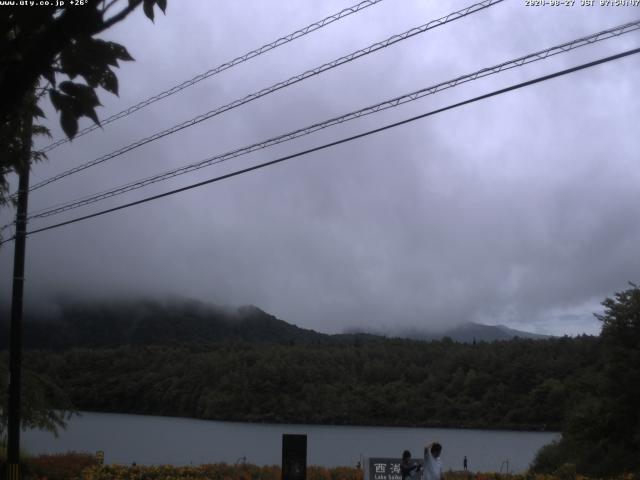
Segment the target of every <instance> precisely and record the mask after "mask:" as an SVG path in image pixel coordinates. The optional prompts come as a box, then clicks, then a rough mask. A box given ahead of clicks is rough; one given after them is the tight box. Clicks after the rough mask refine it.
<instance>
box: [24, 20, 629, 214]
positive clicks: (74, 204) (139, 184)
mask: <svg viewBox="0 0 640 480" xmlns="http://www.w3.org/2000/svg"><path fill="white" fill-rule="evenodd" d="M638 29H640V20H638V21H635V22H631V23H626V24H623V25H619V26H617V27H614V28H610V29H607V30H604V31H601V32H598V33H594V34H592V35H588V36H586V37H581V38H578V39H575V40H572V41H570V42H565V43H562V44H560V45H556V46H554V47H550V48H547V49H545V50H540V51H537V52H535V53H531V54H528V55H525V56H522V57H518V58H516V59H513V60H508V61H505V62H502V63H500V64H497V65H494V66H492V67H487V68H483V69H481V70H477V71H475V72H473V73H468V74H465V75H461V76H459V77H456V78H454V79H452V80H447V81H445V82H441V83H438V84H436V85H433V86H430V87H427V88H423V89H420V90H417V91H414V92H411V93H407V94H405V95H401V96H398V97H395V98H392V99H389V100H385V101H383V102H380V103H377V104H375V105H371V106H368V107H365V108H361V109H359V110H355V111H352V112H349V113H346V114H344V115H340V116H338V117H333V118H330V119H328V120H325V121H323V122H319V123H315V124H312V125H309V126H306V127H304V128H299V129H297V130H294V131H291V132H288V133H285V134H282V135H278V136H276V137H272V138H269V139H267V140H263V141H261V142H257V143H254V144H251V145H247V146H244V147H241V148H238V149H235V150H232V151H229V152H226V153H222V154H218V155H215V156H212V157H209V158H207V159H204V160H201V161H199V162H196V163H192V164H190V165H186V166H183V167H179V168H176V169H172V170H168V171H166V172H163V173H160V174H157V175H154V176H151V177H147V178H144V179H141V180H138V181H136V182H131V183H128V184H125V185H121V186H119V187H115V188H112V189H110V190H106V191H104V192H101V193H98V194H93V195H90V196H86V197H83V198H80V199H77V200H73V201H71V202H67V203H63V204H59V205H56V206H52V207H48V208H46V209H43V210H40V211H37V212H34V213H33V214H31V215H30V216H29V219H35V218H44V217H48V216H51V215H56V214H59V213H62V212H65V211H68V210H72V209H75V208H79V207H82V206H85V205H89V204H92V203H95V202H98V201H101V200H104V199H107V198H110V197H114V196H117V195H121V194H124V193H127V192H130V191H133V190H137V189H139V188H143V187H146V186H148V185H151V184H154V183H158V182H161V181H164V180H167V179H169V178H172V177H176V176H179V175H183V174H186V173H189V172H193V171H195V170H199V169H201V168H205V167H208V166H211V165H215V164H218V163H222V162H224V161H227V160H230V159H232V158H236V157H239V156H242V155H247V154H249V153H252V152H255V151H257V150H261V149H264V148H267V147H270V146H273V145H277V144H280V143H283V142H287V141H290V140H293V139H296V138H299V137H302V136H305V135H309V134H311V133H314V132H317V131H319V130H322V129H325V128H328V127H331V126H334V125H338V124H341V123H344V122H347V121H350V120H354V119H357V118H360V117H363V116H365V115H370V114H372V113H377V112H380V111H383V110H387V109H390V108H394V107H397V106H399V105H402V104H405V103H408V102H412V101H415V100H418V99H420V98H422V97H425V96H427V95H432V94H435V93H437V92H440V91H443V90H446V89H449V88H453V87H455V86H457V85H460V84H462V83H466V82H469V81H472V80H476V79H478V78H483V77H486V76H488V75H493V74H496V73H499V72H502V71H505V70H509V69H512V68H515V67H520V66H522V65H526V64H529V63H532V62H536V61H539V60H543V59H546V58H549V57H551V56H554V55H557V54H560V53H565V52H568V51H570V50H573V49H576V48H579V47H582V46H584V45H590V44H593V43H595V42H599V41H602V40H605V39H608V38H612V37H617V36H619V35H622V34H624V33H629V32H632V31H635V30H638Z"/></svg>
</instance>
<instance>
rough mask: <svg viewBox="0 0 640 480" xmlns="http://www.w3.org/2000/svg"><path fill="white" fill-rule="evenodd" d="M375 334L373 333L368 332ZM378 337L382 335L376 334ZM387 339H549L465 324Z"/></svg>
mask: <svg viewBox="0 0 640 480" xmlns="http://www.w3.org/2000/svg"><path fill="white" fill-rule="evenodd" d="M370 333H375V332H370ZM378 335H382V334H381V333H378ZM384 335H385V336H387V337H397V338H408V339H412V340H425V341H431V340H442V339H443V338H445V337H448V338H450V339H452V340H453V341H455V342H461V343H472V342H473V341H476V342H495V341H502V340H511V339H513V338H516V337H518V338H529V339H534V340H535V339H540V340H541V339H544V338H549V336H548V335H540V334H537V333H530V332H524V331H522V330H515V329H513V328H509V327H505V326H504V325H483V324H481V323H474V322H467V323H463V324H460V325H456V326H455V327H452V328H450V329H447V330H440V331H438V332H433V331H430V330H427V329H418V328H411V329H405V330H398V331H390V332H385V333H384Z"/></svg>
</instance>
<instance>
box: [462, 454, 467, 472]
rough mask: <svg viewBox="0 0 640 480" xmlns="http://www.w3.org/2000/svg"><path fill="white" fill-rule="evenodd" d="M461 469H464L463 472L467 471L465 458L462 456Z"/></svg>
mask: <svg viewBox="0 0 640 480" xmlns="http://www.w3.org/2000/svg"><path fill="white" fill-rule="evenodd" d="M462 467H463V468H464V471H465V472H466V471H467V456H466V455H465V456H464V460H462Z"/></svg>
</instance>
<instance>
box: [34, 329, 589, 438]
mask: <svg viewBox="0 0 640 480" xmlns="http://www.w3.org/2000/svg"><path fill="white" fill-rule="evenodd" d="M596 345H597V341H596V339H594V338H593V337H580V338H576V339H570V338H561V339H549V340H512V341H504V342H493V343H484V342H479V343H477V344H476V345H472V344H460V343H455V342H444V341H436V342H418V341H410V340H400V339H385V338H381V337H380V338H377V339H376V338H370V339H368V340H366V341H360V342H353V343H352V344H346V343H344V342H343V341H342V339H340V340H339V341H338V342H336V344H330V343H327V344H323V345H318V344H316V345H309V344H306V345H304V344H303V345H289V344H285V345H277V344H255V343H246V342H225V343H222V342H220V343H208V344H199V345H195V344H191V345H156V346H152V345H144V346H122V347H118V348H106V349H95V348H93V349H73V350H66V351H59V352H42V351H39V352H32V353H30V354H29V355H28V356H27V357H26V358H25V362H28V364H29V365H31V367H32V368H34V369H37V370H38V371H42V372H44V373H47V372H50V373H51V374H52V375H56V376H57V377H58V378H59V381H60V382H61V386H62V387H63V388H64V390H65V391H66V392H68V393H69V395H70V397H71V399H72V401H73V402H74V404H75V405H76V406H77V408H79V409H80V410H90V411H105V412H120V413H138V414H155V415H170V416H185V417H196V418H204V419H217V420H238V421H251V422H265V421H270V422H285V423H321V424H361V425H404V426H429V427H468V428H509V429H546V430H557V429H559V428H560V426H561V424H562V420H563V417H564V414H565V411H566V408H567V407H568V406H569V405H570V404H571V403H570V402H571V401H572V397H573V392H574V391H575V390H576V387H575V385H576V383H577V382H578V378H580V377H582V376H588V375H591V374H592V370H594V369H595V368H596V366H595V365H594V359H596V358H597V355H596V354H595V351H594V350H595V348H596Z"/></svg>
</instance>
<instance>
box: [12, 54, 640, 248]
mask: <svg viewBox="0 0 640 480" xmlns="http://www.w3.org/2000/svg"><path fill="white" fill-rule="evenodd" d="M637 53H640V48H635V49H633V50H627V51H625V52H622V53H618V54H616V55H611V56H608V57H605V58H601V59H599V60H594V61H592V62H588V63H583V64H581V65H578V66H576V67H572V68H568V69H565V70H561V71H558V72H555V73H551V74H548V75H544V76H541V77H537V78H534V79H532V80H528V81H526V82H521V83H518V84H515V85H511V86H509V87H506V88H501V89H499V90H494V91H493V92H490V93H486V94H484V95H480V96H477V97H473V98H471V99H468V100H465V101H462V102H458V103H455V104H452V105H449V106H447V107H443V108H439V109H436V110H432V111H430V112H427V113H423V114H421V115H417V116H414V117H411V118H407V119H405V120H401V121H399V122H395V123H391V124H388V125H385V126H383V127H379V128H375V129H373V130H368V131H366V132H363V133H360V134H357V135H353V136H350V137H346V138H343V139H341V140H336V141H334V142H330V143H325V144H324V145H320V146H318V147H314V148H310V149H308V150H304V151H301V152H298V153H294V154H291V155H286V156H284V157H280V158H277V159H275V160H271V161H269V162H265V163H261V164H259V165H254V166H252V167H248V168H244V169H242V170H236V171H235V172H231V173H228V174H225V175H221V176H218V177H214V178H210V179H208V180H204V181H202V182H198V183H194V184H191V185H188V186H186V187H182V188H177V189H175V190H170V191H168V192H164V193H161V194H158V195H153V196H150V197H147V198H143V199H141V200H137V201H135V202H130V203H126V204H124V205H119V206H117V207H113V208H109V209H106V210H102V211H100V212H96V213H92V214H90V215H84V216H82V217H77V218H74V219H71V220H67V221H65V222H60V223H57V224H54V225H49V226H47V227H43V228H39V229H36V230H31V231H29V232H27V235H33V234H35V233H40V232H44V231H47V230H52V229H55V228H59V227H63V226H65V225H70V224H72V223H77V222H80V221H83V220H88V219H90V218H94V217H98V216H101V215H105V214H107V213H111V212H115V211H118V210H123V209H125V208H129V207H133V206H135V205H140V204H143V203H147V202H151V201H153V200H158V199H160V198H163V197H168V196H170V195H174V194H176V193H181V192H185V191H187V190H192V189H194V188H198V187H201V186H204V185H208V184H210V183H215V182H219V181H221V180H226V179H228V178H231V177H235V176H238V175H242V174H244V173H248V172H251V171H254V170H259V169H261V168H265V167H268V166H271V165H275V164H277V163H281V162H284V161H287V160H291V159H293V158H297V157H301V156H303V155H308V154H310V153H314V152H318V151H320V150H324V149H327V148H330V147H334V146H336V145H340V144H343V143H347V142H351V141H353V140H357V139H360V138H364V137H367V136H369V135H373V134H375V133H379V132H382V131H385V130H388V129H391V128H395V127H398V126H400V125H405V124H407V123H411V122H414V121H416V120H420V119H422V118H426V117H429V116H433V115H436V114H438V113H442V112H445V111H447V110H452V109H455V108H458V107H462V106H464V105H469V104H471V103H475V102H478V101H480V100H485V99H487V98H491V97H495V96H497V95H502V94H504V93H507V92H511V91H513V90H517V89H520V88H524V87H527V86H530V85H534V84H536V83H541V82H544V81H547V80H551V79H553V78H557V77H560V76H563V75H568V74H570V73H574V72H577V71H580V70H584V69H587V68H591V67H594V66H596V65H601V64H603V63H607V62H610V61H613V60H618V59H620V58H623V57H627V56H630V55H634V54H637ZM11 240H13V238H10V239H8V240H5V241H4V242H2V243H6V242H9V241H11ZM0 245H1V243H0Z"/></svg>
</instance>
